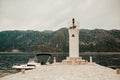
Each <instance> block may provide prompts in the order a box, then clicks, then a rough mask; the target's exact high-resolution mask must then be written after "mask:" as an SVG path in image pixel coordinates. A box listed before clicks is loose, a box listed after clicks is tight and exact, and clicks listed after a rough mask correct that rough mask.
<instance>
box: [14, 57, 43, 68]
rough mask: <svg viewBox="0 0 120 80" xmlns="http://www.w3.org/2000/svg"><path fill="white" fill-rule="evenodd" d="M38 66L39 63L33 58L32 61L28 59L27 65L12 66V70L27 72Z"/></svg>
mask: <svg viewBox="0 0 120 80" xmlns="http://www.w3.org/2000/svg"><path fill="white" fill-rule="evenodd" d="M39 66H41V63H39V62H38V61H36V60H35V58H34V59H30V60H29V61H28V63H27V64H21V65H13V66H12V68H13V69H17V70H19V69H27V70H29V69H34V68H36V67H39Z"/></svg>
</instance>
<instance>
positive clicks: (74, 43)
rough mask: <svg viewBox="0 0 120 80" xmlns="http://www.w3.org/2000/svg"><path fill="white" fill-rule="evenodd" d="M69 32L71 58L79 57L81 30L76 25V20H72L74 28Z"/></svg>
mask: <svg viewBox="0 0 120 80" xmlns="http://www.w3.org/2000/svg"><path fill="white" fill-rule="evenodd" d="M68 32H69V57H79V29H78V28H77V26H76V25H75V19H74V18H73V19H72V26H71V27H70V28H69V29H68Z"/></svg>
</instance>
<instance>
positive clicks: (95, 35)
mask: <svg viewBox="0 0 120 80" xmlns="http://www.w3.org/2000/svg"><path fill="white" fill-rule="evenodd" d="M79 36H80V38H79V40H80V51H81V52H89V51H92V52H119V51H120V30H103V29H95V30H87V29H81V30H80V34H79ZM68 39H69V36H68V29H67V28H61V29H59V30H57V31H49V30H45V31H42V32H40V31H32V30H28V31H17V30H15V31H2V32H0V52H5V51H7V52H8V51H10V52H11V51H13V50H19V51H22V52H68V51H69V40H68Z"/></svg>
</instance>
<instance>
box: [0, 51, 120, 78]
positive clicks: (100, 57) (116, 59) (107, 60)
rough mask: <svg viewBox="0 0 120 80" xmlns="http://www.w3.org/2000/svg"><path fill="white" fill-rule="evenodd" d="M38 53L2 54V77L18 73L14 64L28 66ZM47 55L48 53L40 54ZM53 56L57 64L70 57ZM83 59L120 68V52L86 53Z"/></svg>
mask: <svg viewBox="0 0 120 80" xmlns="http://www.w3.org/2000/svg"><path fill="white" fill-rule="evenodd" d="M36 54H38V53H7V52H6V53H5V52H3V53H2V52H1V53H0V77H1V75H2V74H4V73H6V74H8V73H16V71H15V70H13V69H12V66H13V65H14V64H26V63H27V62H28V60H29V59H30V58H34V57H35V55H36ZM40 54H46V53H40ZM47 54H52V57H51V61H53V57H56V59H57V62H61V61H62V60H63V59H66V57H68V56H69V54H68V53H49V52H48V53H47ZM80 56H82V58H83V59H85V60H86V61H89V57H90V56H92V59H93V62H95V63H97V64H100V65H103V66H106V67H111V68H114V69H116V68H120V52H86V53H83V52H81V53H80ZM42 58H43V60H45V61H46V60H47V59H46V57H44V56H42Z"/></svg>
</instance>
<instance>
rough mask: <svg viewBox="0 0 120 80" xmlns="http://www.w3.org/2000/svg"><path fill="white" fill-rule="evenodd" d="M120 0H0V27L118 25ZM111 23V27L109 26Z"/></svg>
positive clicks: (5, 28)
mask: <svg viewBox="0 0 120 80" xmlns="http://www.w3.org/2000/svg"><path fill="white" fill-rule="evenodd" d="M119 8H120V0H0V30H9V29H10V30H11V29H18V30H21V29H23V30H28V29H31V30H32V29H33V30H45V29H52V30H56V29H58V28H61V27H64V26H67V27H68V23H69V21H70V20H71V18H72V17H75V18H76V19H77V21H79V22H80V28H86V29H95V28H101V29H120V27H119V26H120V18H119V17H120V9H119ZM113 26H114V27H113Z"/></svg>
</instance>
